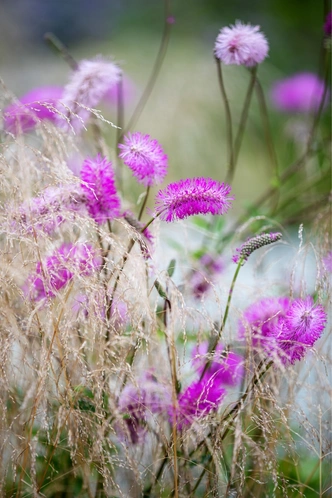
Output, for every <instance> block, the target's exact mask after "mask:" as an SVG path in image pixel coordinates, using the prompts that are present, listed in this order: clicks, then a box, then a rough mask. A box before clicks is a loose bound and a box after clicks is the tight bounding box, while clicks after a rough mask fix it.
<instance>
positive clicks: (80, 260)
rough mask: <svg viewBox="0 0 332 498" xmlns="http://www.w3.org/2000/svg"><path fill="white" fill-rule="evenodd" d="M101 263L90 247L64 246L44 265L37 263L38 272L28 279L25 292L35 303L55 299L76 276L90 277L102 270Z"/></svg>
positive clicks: (86, 245) (79, 245)
mask: <svg viewBox="0 0 332 498" xmlns="http://www.w3.org/2000/svg"><path fill="white" fill-rule="evenodd" d="M101 263H102V260H101V258H100V256H99V255H98V254H97V253H96V252H95V251H94V249H93V248H92V247H91V246H90V245H88V244H77V245H73V244H63V245H62V246H61V247H60V248H59V249H56V250H55V251H54V252H53V254H51V255H50V256H48V258H46V260H45V261H44V262H43V263H40V262H38V263H37V265H36V271H35V273H34V274H33V275H30V277H29V278H28V280H27V282H26V284H25V286H24V291H25V293H26V295H27V296H28V297H29V298H30V299H31V300H34V301H39V300H41V299H44V298H46V297H55V295H56V293H57V292H58V291H59V290H60V289H62V288H63V287H64V286H65V285H66V284H67V283H68V282H70V280H71V279H72V278H73V276H74V275H75V274H80V275H84V276H89V275H91V274H92V273H93V272H94V271H96V270H98V269H99V268H100V266H101Z"/></svg>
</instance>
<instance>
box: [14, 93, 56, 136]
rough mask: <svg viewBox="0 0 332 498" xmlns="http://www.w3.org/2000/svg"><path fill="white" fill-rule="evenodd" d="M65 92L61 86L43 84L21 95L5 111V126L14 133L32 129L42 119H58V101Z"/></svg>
mask: <svg viewBox="0 0 332 498" xmlns="http://www.w3.org/2000/svg"><path fill="white" fill-rule="evenodd" d="M62 93H63V88H62V87H60V86H41V87H37V88H34V89H33V90H30V92H28V93H25V94H24V95H22V97H20V99H19V102H18V103H15V104H12V105H10V106H9V107H7V108H6V109H5V111H4V126H5V128H6V130H8V131H10V132H12V133H15V134H17V133H19V132H20V131H22V132H26V131H29V130H31V129H32V128H34V127H35V126H36V124H37V123H39V122H40V121H42V120H44V119H47V120H49V121H53V122H55V121H56V116H57V103H58V101H59V100H60V98H61V96H62Z"/></svg>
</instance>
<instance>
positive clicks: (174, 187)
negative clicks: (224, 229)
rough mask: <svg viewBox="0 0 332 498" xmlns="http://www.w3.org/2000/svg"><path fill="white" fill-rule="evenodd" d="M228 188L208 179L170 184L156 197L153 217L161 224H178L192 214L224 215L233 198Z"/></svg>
mask: <svg viewBox="0 0 332 498" xmlns="http://www.w3.org/2000/svg"><path fill="white" fill-rule="evenodd" d="M230 191H231V187H230V186H229V185H227V184H225V183H219V182H217V181H215V180H212V179H211V178H203V177H199V178H188V179H186V180H180V181H179V182H175V183H170V184H169V185H168V186H167V187H166V188H165V189H163V190H159V192H158V194H157V196H156V213H157V216H160V218H161V219H162V220H164V221H167V222H170V221H175V220H182V219H184V218H187V217H188V216H192V215H195V214H208V213H210V214H213V215H217V214H219V215H222V214H225V213H226V212H227V211H228V209H229V208H230V207H231V204H232V200H234V197H232V196H229V193H230Z"/></svg>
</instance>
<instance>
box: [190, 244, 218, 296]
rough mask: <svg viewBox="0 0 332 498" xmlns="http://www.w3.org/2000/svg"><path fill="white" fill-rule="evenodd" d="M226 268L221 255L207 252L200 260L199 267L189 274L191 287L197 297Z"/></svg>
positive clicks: (205, 290) (204, 291)
mask: <svg viewBox="0 0 332 498" xmlns="http://www.w3.org/2000/svg"><path fill="white" fill-rule="evenodd" d="M224 268H225V264H224V260H223V258H222V257H221V256H217V255H216V256H213V255H212V254H210V253H205V254H203V256H201V258H200V259H199V261H198V268H196V269H193V270H192V271H191V273H190V276H189V279H190V280H189V287H190V290H191V291H192V293H193V296H194V297H195V298H196V299H200V298H201V297H202V296H203V295H204V294H205V293H206V292H207V291H208V290H209V288H210V286H211V284H212V283H213V282H214V281H215V280H216V278H217V277H218V275H220V273H222V271H223V270H224Z"/></svg>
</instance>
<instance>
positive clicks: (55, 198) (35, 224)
mask: <svg viewBox="0 0 332 498" xmlns="http://www.w3.org/2000/svg"><path fill="white" fill-rule="evenodd" d="M77 212H81V213H82V214H83V213H84V214H85V213H86V208H85V195H84V194H83V192H82V191H81V189H80V188H79V187H78V186H77V185H76V184H73V185H64V186H60V187H48V188H47V189H45V190H44V191H43V192H42V193H41V194H40V195H39V196H38V197H33V198H31V199H30V200H29V201H27V202H25V203H24V204H22V205H21V206H20V207H19V210H18V213H14V215H13V219H14V222H16V223H15V225H16V227H17V228H23V229H24V230H25V231H28V232H32V231H33V230H36V231H39V230H41V231H43V232H45V233H48V234H51V233H52V232H54V230H56V228H58V227H59V226H60V225H61V224H62V223H63V222H65V221H72V220H73V219H74V218H75V214H76V213H77ZM18 225H19V226H18Z"/></svg>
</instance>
